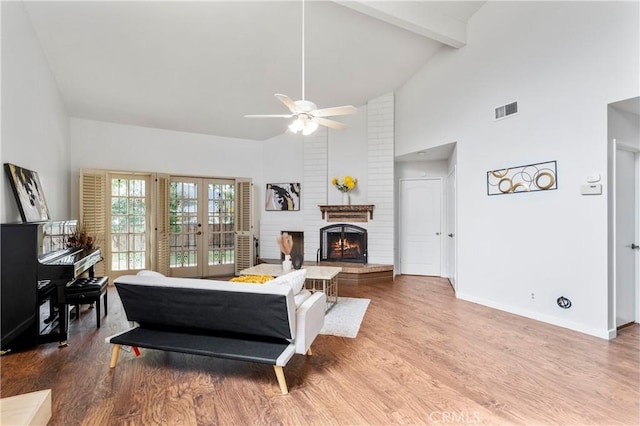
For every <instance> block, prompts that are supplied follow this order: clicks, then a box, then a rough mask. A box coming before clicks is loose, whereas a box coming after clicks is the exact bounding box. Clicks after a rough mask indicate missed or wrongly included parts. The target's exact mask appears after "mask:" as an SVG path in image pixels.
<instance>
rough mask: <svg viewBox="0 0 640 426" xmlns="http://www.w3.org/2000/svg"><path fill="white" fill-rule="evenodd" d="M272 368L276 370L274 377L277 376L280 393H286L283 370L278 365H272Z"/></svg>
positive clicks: (287, 390)
mask: <svg viewBox="0 0 640 426" xmlns="http://www.w3.org/2000/svg"><path fill="white" fill-rule="evenodd" d="M273 369H274V370H275V371H276V377H277V378H278V384H279V385H280V390H281V391H282V394H283V395H286V394H288V393H289V389H287V380H286V379H285V378H284V370H283V369H282V367H280V366H279V365H274V366H273Z"/></svg>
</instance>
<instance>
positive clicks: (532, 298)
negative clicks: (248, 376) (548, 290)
mask: <svg viewBox="0 0 640 426" xmlns="http://www.w3.org/2000/svg"><path fill="white" fill-rule="evenodd" d="M531 301H532V302H535V301H536V294H535V293H531Z"/></svg>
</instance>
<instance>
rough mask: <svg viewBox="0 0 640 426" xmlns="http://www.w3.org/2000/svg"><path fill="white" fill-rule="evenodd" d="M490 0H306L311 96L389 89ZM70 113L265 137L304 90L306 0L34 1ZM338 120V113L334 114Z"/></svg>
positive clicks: (352, 100) (35, 21)
mask: <svg viewBox="0 0 640 426" xmlns="http://www.w3.org/2000/svg"><path fill="white" fill-rule="evenodd" d="M483 3H484V1H481V2H476V1H449V2H447V1H440V2H430V1H410V2H407V1H389V2H379V1H328V0H318V1H307V2H306V3H305V8H306V13H305V18H306V19H305V21H306V22H305V24H306V25H305V29H306V31H305V88H306V90H305V92H306V93H305V94H306V98H307V99H309V100H312V101H313V102H315V103H316V104H317V105H318V107H319V108H324V107H330V106H339V105H345V104H351V105H354V106H356V107H359V106H362V105H365V104H366V103H367V101H368V100H370V99H374V98H376V97H377V96H380V95H382V94H385V93H388V92H391V91H394V90H396V89H397V88H398V87H400V86H401V85H402V84H403V83H404V82H405V81H407V80H408V79H409V78H410V77H411V76H412V75H413V74H414V73H415V72H416V71H417V70H418V69H419V68H421V67H422V66H423V65H425V64H426V63H427V62H428V61H429V59H430V58H431V57H432V56H433V55H434V54H435V53H436V52H437V51H438V50H439V49H441V48H445V49H456V48H460V47H462V46H464V45H465V43H466V25H467V22H468V20H469V18H470V17H471V16H472V15H473V14H474V13H475V12H476V11H477V10H478V9H479V8H480V7H481V6H482V4H483ZM24 4H25V8H26V10H27V13H28V14H29V16H30V19H31V22H32V25H33V28H34V30H35V32H36V34H37V36H38V38H39V39H40V42H41V44H42V47H43V50H44V53H45V56H46V58H47V60H48V62H49V65H50V67H51V70H52V72H53V75H54V77H55V79H56V81H57V84H58V86H59V88H60V92H61V94H62V97H63V100H64V102H65V104H66V106H67V109H68V112H69V114H70V115H71V116H73V117H80V118H88V119H94V120H100V121H107V122H115V123H123V124H132V125H138V126H146V127H156V128H161V129H170V130H177V131H184V132H194V133H204V134H211V135H218V136H227V137H235V138H243V139H255V140H263V139H267V138H269V137H273V136H275V135H278V134H281V133H284V132H285V131H286V128H287V124H288V122H287V120H286V119H249V118H245V117H244V115H245V114H280V113H286V112H287V110H286V108H285V107H284V105H282V104H281V103H280V102H279V101H278V100H277V99H276V98H275V97H274V96H273V95H274V94H275V93H283V94H286V95H288V96H290V97H291V98H292V99H294V100H297V99H300V98H301V96H302V94H301V91H302V90H301V87H302V2H301V1H265V0H263V1H253V2H247V1H196V2H186V1H175V2H164V1H140V2H133V1H106V2H98V1H69V2H58V1H41V2H37V1H28V2H25V3H24ZM336 119H337V120H338V121H339V117H336Z"/></svg>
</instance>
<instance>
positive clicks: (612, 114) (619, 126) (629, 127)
mask: <svg viewBox="0 0 640 426" xmlns="http://www.w3.org/2000/svg"><path fill="white" fill-rule="evenodd" d="M639 102H640V101H639ZM613 105H615V104H613ZM608 126H609V140H610V141H611V140H612V139H615V140H616V142H617V143H618V144H620V145H623V146H626V147H628V148H630V149H632V150H640V138H638V131H639V129H640V115H638V114H633V113H631V112H629V111H624V110H620V109H618V108H616V107H615V106H612V107H611V108H609V121H608Z"/></svg>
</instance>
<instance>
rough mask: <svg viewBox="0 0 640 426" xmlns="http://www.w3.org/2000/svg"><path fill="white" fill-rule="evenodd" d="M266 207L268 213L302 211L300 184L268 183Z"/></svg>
mask: <svg viewBox="0 0 640 426" xmlns="http://www.w3.org/2000/svg"><path fill="white" fill-rule="evenodd" d="M264 207H265V210H266V211H297V210H300V183H268V184H267V191H266V194H265V205H264Z"/></svg>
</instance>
